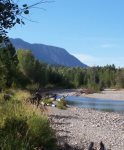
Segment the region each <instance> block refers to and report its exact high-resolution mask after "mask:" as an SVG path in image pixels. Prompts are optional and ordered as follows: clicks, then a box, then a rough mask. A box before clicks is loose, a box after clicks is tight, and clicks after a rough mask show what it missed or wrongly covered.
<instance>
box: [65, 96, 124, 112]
mask: <svg viewBox="0 0 124 150" xmlns="http://www.w3.org/2000/svg"><path fill="white" fill-rule="evenodd" d="M66 100H67V102H68V104H70V105H73V106H77V107H81V108H91V109H95V110H101V111H108V112H119V113H124V101H122V100H109V99H108V100H106V99H98V98H97V99H96V98H86V97H79V96H78V97H77V96H68V97H66Z"/></svg>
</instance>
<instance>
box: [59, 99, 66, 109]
mask: <svg viewBox="0 0 124 150" xmlns="http://www.w3.org/2000/svg"><path fill="white" fill-rule="evenodd" d="M57 108H59V109H66V108H67V103H66V101H65V100H64V99H62V100H60V101H58V103H57Z"/></svg>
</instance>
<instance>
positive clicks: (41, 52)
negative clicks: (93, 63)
mask: <svg viewBox="0 0 124 150" xmlns="http://www.w3.org/2000/svg"><path fill="white" fill-rule="evenodd" d="M10 40H11V42H12V44H13V45H14V46H15V48H16V50H18V49H28V50H31V51H32V53H33V55H34V56H35V57H36V58H37V59H39V60H41V61H43V62H45V63H48V64H53V65H62V66H67V67H87V65H85V64H83V63H82V62H80V61H79V60H78V59H77V58H76V57H74V56H73V55H71V54H69V53H68V52H67V51H66V50H65V49H63V48H59V47H55V46H49V45H44V44H31V43H28V42H25V41H23V40H22V39H19V38H17V39H10Z"/></svg>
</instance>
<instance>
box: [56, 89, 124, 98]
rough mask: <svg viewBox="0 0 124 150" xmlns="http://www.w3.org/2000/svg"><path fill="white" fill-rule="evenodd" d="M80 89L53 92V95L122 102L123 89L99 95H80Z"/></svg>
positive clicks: (123, 96) (108, 90)
mask: <svg viewBox="0 0 124 150" xmlns="http://www.w3.org/2000/svg"><path fill="white" fill-rule="evenodd" d="M80 90H81V89H65V90H60V91H55V93H57V94H59V95H64V96H67V95H68V96H72V95H74V96H75V95H77V94H78V95H79V96H81V97H91V98H99V99H111V100H124V89H121V90H115V89H106V90H104V91H102V92H100V93H93V94H80Z"/></svg>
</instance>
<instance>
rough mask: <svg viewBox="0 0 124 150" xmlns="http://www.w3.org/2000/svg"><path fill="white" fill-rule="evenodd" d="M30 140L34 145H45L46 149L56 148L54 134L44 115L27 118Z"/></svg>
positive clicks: (53, 149)
mask: <svg viewBox="0 0 124 150" xmlns="http://www.w3.org/2000/svg"><path fill="white" fill-rule="evenodd" d="M28 124H29V135H30V142H31V143H33V144H34V147H41V146H43V147H45V148H47V149H48V150H55V149H56V139H55V134H54V132H53V130H52V128H51V127H50V124H49V121H48V119H47V118H45V117H37V116H35V117H33V118H31V119H30V120H29V122H28Z"/></svg>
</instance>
